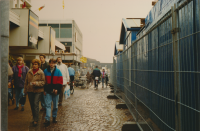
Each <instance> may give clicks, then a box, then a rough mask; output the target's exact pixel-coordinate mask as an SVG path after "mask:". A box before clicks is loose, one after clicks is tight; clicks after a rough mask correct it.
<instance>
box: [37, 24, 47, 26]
mask: <svg viewBox="0 0 200 131" xmlns="http://www.w3.org/2000/svg"><path fill="white" fill-rule="evenodd" d="M39 26H47V24H39Z"/></svg>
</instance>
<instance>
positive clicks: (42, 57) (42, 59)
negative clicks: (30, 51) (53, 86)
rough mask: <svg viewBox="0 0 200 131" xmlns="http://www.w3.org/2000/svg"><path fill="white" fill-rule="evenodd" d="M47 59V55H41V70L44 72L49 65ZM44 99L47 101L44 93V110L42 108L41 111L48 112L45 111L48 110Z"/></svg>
mask: <svg viewBox="0 0 200 131" xmlns="http://www.w3.org/2000/svg"><path fill="white" fill-rule="evenodd" d="M45 59H46V56H45V54H42V55H40V61H41V66H40V69H42V71H44V70H45V69H46V68H47V66H48V63H47V62H46V60H45ZM44 99H45V95H44V93H42V95H41V99H40V101H41V106H42V108H41V110H40V111H46V109H45V108H46V104H45V100H44Z"/></svg>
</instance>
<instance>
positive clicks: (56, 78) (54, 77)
mask: <svg viewBox="0 0 200 131" xmlns="http://www.w3.org/2000/svg"><path fill="white" fill-rule="evenodd" d="M44 75H45V78H46V84H45V86H44V91H45V92H47V93H49V94H51V93H53V90H54V89H55V90H57V91H58V92H57V93H58V94H60V92H61V88H62V84H63V77H62V73H61V71H60V70H59V69H58V68H57V67H56V66H55V68H54V70H53V72H52V73H51V70H50V66H48V67H47V68H46V69H45V70H44Z"/></svg>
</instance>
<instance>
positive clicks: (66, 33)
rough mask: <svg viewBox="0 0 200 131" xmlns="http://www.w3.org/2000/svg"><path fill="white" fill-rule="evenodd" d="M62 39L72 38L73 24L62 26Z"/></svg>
mask: <svg viewBox="0 0 200 131" xmlns="http://www.w3.org/2000/svg"><path fill="white" fill-rule="evenodd" d="M60 38H72V24H60Z"/></svg>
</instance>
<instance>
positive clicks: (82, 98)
mask: <svg viewBox="0 0 200 131" xmlns="http://www.w3.org/2000/svg"><path fill="white" fill-rule="evenodd" d="M110 94H111V93H110V88H109V87H108V88H104V89H102V87H101V86H99V89H98V90H94V88H93V87H90V88H89V89H80V88H78V87H77V88H75V92H74V94H73V95H71V97H70V98H69V99H67V100H65V101H64V102H63V105H62V106H59V110H58V116H57V120H58V123H57V124H54V123H51V125H50V126H49V127H46V128H45V127H44V125H43V122H44V116H45V113H42V112H41V113H40V122H39V125H38V126H37V127H33V126H32V123H31V117H30V114H31V111H30V107H29V105H28V104H29V103H28V102H27V103H26V105H25V106H26V108H25V109H26V110H28V109H29V111H25V112H23V113H24V114H27V116H29V120H28V119H25V121H23V120H22V121H23V123H24V124H23V125H24V126H25V125H27V121H29V122H28V123H29V125H28V126H29V128H27V130H29V131H38V130H41V131H43V130H45V131H121V127H122V125H123V123H124V122H126V121H133V118H132V116H131V114H130V112H129V110H128V109H116V108H115V106H116V104H117V103H120V102H121V101H120V100H112V99H107V96H108V95H110ZM27 106H28V107H29V108H27ZM12 111H13V109H12ZM10 112H11V110H10V109H9V116H10V114H11V113H10ZM16 112H20V113H21V114H22V111H16ZM12 115H13V118H14V119H17V118H16V117H15V116H16V115H15V114H12ZM9 118H10V117H9ZM19 119H20V118H19ZM9 121H10V120H9ZM22 121H20V122H22ZM51 121H52V120H51ZM20 122H18V123H20ZM20 124H21V123H20ZM21 125H22V124H21ZM9 126H11V125H9ZM14 126H16V127H18V128H19V126H17V125H14ZM26 127H27V126H26ZM9 129H10V131H11V129H12V128H10V127H9ZM23 129H25V127H24V128H23ZM15 130H16V128H15ZM19 131H21V129H19Z"/></svg>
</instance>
